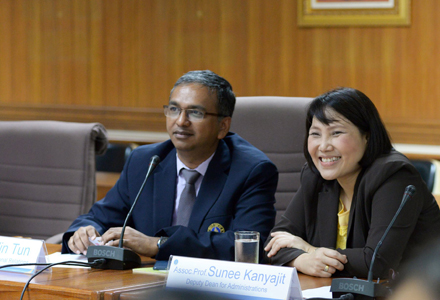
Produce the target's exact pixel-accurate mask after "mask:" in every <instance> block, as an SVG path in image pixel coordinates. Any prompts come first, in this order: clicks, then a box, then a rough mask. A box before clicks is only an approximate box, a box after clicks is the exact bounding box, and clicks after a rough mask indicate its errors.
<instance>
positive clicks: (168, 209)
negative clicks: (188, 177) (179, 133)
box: [153, 149, 177, 232]
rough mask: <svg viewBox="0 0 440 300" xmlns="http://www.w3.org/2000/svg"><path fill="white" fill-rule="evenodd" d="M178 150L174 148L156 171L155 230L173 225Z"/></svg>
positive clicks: (154, 193)
mask: <svg viewBox="0 0 440 300" xmlns="http://www.w3.org/2000/svg"><path fill="white" fill-rule="evenodd" d="M176 168H177V167H176V150H175V149H173V150H172V151H171V152H170V153H169V154H168V155H167V156H166V158H165V159H164V160H163V161H162V162H161V163H160V164H159V165H158V168H157V169H156V171H155V172H154V187H153V197H154V199H153V211H154V214H153V216H154V218H155V220H154V222H153V224H154V225H153V226H154V227H155V232H157V231H159V230H160V229H162V228H165V227H169V226H171V223H172V220H173V212H174V202H175V197H176V180H177V171H176Z"/></svg>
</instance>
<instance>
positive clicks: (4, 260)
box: [0, 236, 47, 273]
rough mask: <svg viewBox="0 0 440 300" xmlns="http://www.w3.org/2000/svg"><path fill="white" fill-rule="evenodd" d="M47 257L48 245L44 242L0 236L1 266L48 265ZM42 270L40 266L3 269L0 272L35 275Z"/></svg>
mask: <svg viewBox="0 0 440 300" xmlns="http://www.w3.org/2000/svg"><path fill="white" fill-rule="evenodd" d="M46 255H47V249H46V243H45V242H44V241H43V240H31V239H23V238H13V237H6V236H0V266H5V265H12V264H29V263H46ZM41 268H42V267H38V266H22V267H18V266H17V267H6V268H1V269H0V271H11V272H19V273H35V272H36V271H37V270H39V269H41Z"/></svg>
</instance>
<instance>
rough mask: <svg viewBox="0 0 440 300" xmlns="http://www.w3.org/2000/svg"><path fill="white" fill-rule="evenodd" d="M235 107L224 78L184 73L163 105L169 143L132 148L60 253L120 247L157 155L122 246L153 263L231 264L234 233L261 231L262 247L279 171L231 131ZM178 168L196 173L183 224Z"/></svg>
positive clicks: (76, 223) (73, 227)
mask: <svg viewBox="0 0 440 300" xmlns="http://www.w3.org/2000/svg"><path fill="white" fill-rule="evenodd" d="M234 107H235V95H234V93H233V92H232V87H231V85H230V84H229V82H228V81H226V80H225V79H224V78H222V77H220V76H218V75H217V74H215V73H213V72H211V71H192V72H188V73H187V74H185V75H183V76H182V77H181V78H180V79H179V80H178V81H177V82H176V84H175V85H174V87H173V89H172V90H171V94H170V99H169V105H166V106H164V112H165V115H166V117H167V118H166V126H167V131H168V134H169V136H170V140H168V141H165V142H163V143H159V144H153V145H146V146H141V147H138V148H137V149H136V150H134V151H133V153H132V154H131V156H130V158H129V159H128V161H127V163H126V164H125V167H124V170H123V171H122V173H121V177H120V178H119V180H118V182H117V183H116V185H115V186H114V187H113V188H112V189H111V190H110V191H109V193H108V194H107V195H106V197H105V198H104V199H102V200H101V201H99V202H97V203H95V205H94V206H93V207H92V208H91V210H90V212H89V213H88V214H86V215H82V216H80V217H78V219H76V220H75V221H74V222H73V224H72V225H71V227H70V228H69V229H68V230H67V232H66V233H65V234H64V236H63V252H74V253H86V251H87V248H88V246H89V245H90V244H91V241H90V240H94V239H95V237H100V238H101V242H102V243H103V244H107V245H110V246H118V244H119V238H120V234H121V226H122V225H123V222H124V220H125V218H126V215H127V213H128V211H129V209H130V207H131V206H132V204H133V201H134V199H135V197H136V195H137V193H138V191H139V188H140V186H141V184H142V182H143V180H144V178H145V175H146V173H147V169H148V162H149V161H150V158H151V157H152V156H154V155H158V156H159V157H160V159H161V162H160V164H159V165H158V166H157V168H156V169H155V171H154V173H153V174H152V176H151V177H150V178H149V179H148V181H147V183H146V186H145V188H144V190H143V192H142V194H141V195H140V198H139V200H138V202H137V204H136V207H135V209H134V210H133V215H132V218H131V220H130V221H129V224H128V226H127V228H126V231H125V235H124V240H123V245H124V247H126V248H130V249H132V250H133V251H135V252H137V253H139V254H141V255H145V256H150V257H155V258H156V259H158V260H164V259H168V257H169V256H170V255H183V256H193V257H205V258H217V259H224V260H233V259H234V231H238V230H252V231H258V232H260V235H261V241H263V242H264V240H265V239H266V237H267V236H268V234H269V231H270V229H271V228H272V227H273V225H274V219H275V209H274V206H273V205H274V202H275V198H274V194H275V190H276V186H277V182H278V172H277V170H276V167H275V165H274V164H273V163H272V162H271V161H270V160H269V159H268V158H267V157H266V155H264V154H263V153H262V152H261V151H259V150H258V149H256V148H255V147H253V146H252V145H251V144H249V143H248V142H247V141H245V140H244V139H242V138H241V137H240V136H238V135H236V134H234V133H230V132H229V127H230V124H231V117H232V113H233V110H234ZM249 126H252V124H249ZM182 169H189V170H196V171H197V172H198V176H199V177H198V179H197V180H196V181H195V191H196V198H195V202H194V204H193V209H192V210H191V209H190V212H189V213H190V215H189V216H188V217H189V220H188V218H186V220H183V221H182V218H183V219H185V218H184V217H182V216H183V215H184V213H182V211H181V209H182V208H187V207H190V206H189V205H180V204H182V203H186V201H187V200H184V198H186V196H183V194H184V193H185V192H184V191H183V190H184V188H183V186H184V185H185V182H186V180H187V179H185V178H184V174H182V173H185V172H186V171H181V170H182ZM199 174H200V175H199ZM188 181H190V180H188ZM181 196H182V199H181ZM179 207H180V208H179ZM191 211H192V212H191ZM101 235H102V236H101ZM261 241H260V247H261V248H262V245H263V243H262V242H261ZM260 251H262V249H260ZM260 257H262V255H260Z"/></svg>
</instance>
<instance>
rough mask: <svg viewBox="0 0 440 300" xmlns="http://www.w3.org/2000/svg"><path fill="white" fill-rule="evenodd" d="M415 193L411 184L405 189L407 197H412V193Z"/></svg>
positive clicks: (414, 188)
mask: <svg viewBox="0 0 440 300" xmlns="http://www.w3.org/2000/svg"><path fill="white" fill-rule="evenodd" d="M415 192H416V187H415V186H413V185H412V184H410V185H408V186H407V187H406V189H405V194H408V196H410V197H412V196H413V195H414V193H415Z"/></svg>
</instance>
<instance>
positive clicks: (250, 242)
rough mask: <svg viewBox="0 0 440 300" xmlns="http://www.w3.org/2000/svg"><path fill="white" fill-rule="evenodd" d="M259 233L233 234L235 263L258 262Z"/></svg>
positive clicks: (242, 232) (238, 232) (243, 232)
mask: <svg viewBox="0 0 440 300" xmlns="http://www.w3.org/2000/svg"><path fill="white" fill-rule="evenodd" d="M259 249H260V233H259V232H258V231H236V232H235V261H239V262H247V263H256V264H258V262H259Z"/></svg>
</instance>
